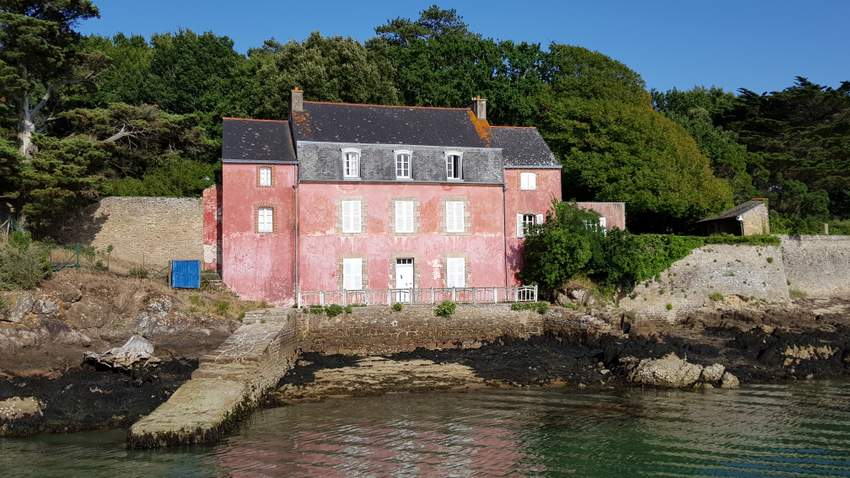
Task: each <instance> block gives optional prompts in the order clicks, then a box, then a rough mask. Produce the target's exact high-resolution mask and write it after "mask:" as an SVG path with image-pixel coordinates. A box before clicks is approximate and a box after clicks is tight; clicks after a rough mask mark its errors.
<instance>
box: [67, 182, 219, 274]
mask: <svg viewBox="0 0 850 478" xmlns="http://www.w3.org/2000/svg"><path fill="white" fill-rule="evenodd" d="M203 221H204V217H203V207H202V205H201V200H200V198H161V197H106V198H103V199H101V200H100V201H99V202H97V203H95V204H92V205H91V206H89V207H88V208H86V209H84V210H83V211H81V212H80V213H79V214H78V215H76V216H74V217H72V218H69V219H68V221H67V222H66V223H65V225H64V227H62V229H61V230H60V231H59V232H58V233H57V234H55V236H57V237H56V239H57V240H59V241H61V242H63V243H67V244H70V243H77V242H79V243H82V244H85V245H90V246H94V247H96V248H98V249H102V248H105V247H107V246H109V245H112V247H113V251H112V259H113V260H114V263H118V264H120V263H121V262H126V263H129V264H141V263H143V262H144V264H145V265H150V266H160V267H164V266H166V265H167V264H168V261H169V260H172V259H202V258H203V245H202V239H203Z"/></svg>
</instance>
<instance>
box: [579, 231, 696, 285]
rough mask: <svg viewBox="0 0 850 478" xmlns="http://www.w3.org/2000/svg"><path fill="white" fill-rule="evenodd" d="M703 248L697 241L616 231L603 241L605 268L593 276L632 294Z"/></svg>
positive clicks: (691, 238) (680, 237)
mask: <svg viewBox="0 0 850 478" xmlns="http://www.w3.org/2000/svg"><path fill="white" fill-rule="evenodd" d="M702 245H703V242H702V240H701V238H697V237H687V236H672V235H657V234H631V233H629V232H624V231H621V230H618V229H615V230H613V231H610V232H609V233H608V234H607V235H606V236H605V239H604V241H603V251H604V253H603V255H604V258H605V259H604V260H605V266H604V268H603V269H600V270H597V271H594V272H595V273H594V274H592V275H594V276H595V277H596V278H598V280H599V281H600V282H602V283H604V284H606V285H609V286H615V287H618V288H619V289H621V290H622V291H624V292H630V291H631V290H632V289H633V288H634V286H635V285H637V284H638V283H640V282H642V281H644V280H647V279H651V278H653V277H655V276H657V275H658V274H660V273H661V272H662V271H664V270H665V269H667V268H669V267H670V266H671V265H672V264H673V263H674V262H676V261H678V260H679V259H682V258H684V257H685V256H687V255H688V254H690V252H691V251H692V250H693V249H695V248H697V247H700V246H702Z"/></svg>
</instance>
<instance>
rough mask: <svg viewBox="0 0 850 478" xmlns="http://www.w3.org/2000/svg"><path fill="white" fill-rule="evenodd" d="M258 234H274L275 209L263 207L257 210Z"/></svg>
mask: <svg viewBox="0 0 850 478" xmlns="http://www.w3.org/2000/svg"><path fill="white" fill-rule="evenodd" d="M257 232H274V209H273V208H270V207H261V208H258V209H257Z"/></svg>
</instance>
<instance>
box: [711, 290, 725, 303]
mask: <svg viewBox="0 0 850 478" xmlns="http://www.w3.org/2000/svg"><path fill="white" fill-rule="evenodd" d="M708 298H709V299H711V300H712V301H714V302H720V301H721V300H723V294H721V293H720V292H712V293H711V294H709V295H708Z"/></svg>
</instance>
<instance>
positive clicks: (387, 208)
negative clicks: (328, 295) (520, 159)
mask: <svg viewBox="0 0 850 478" xmlns="http://www.w3.org/2000/svg"><path fill="white" fill-rule="evenodd" d="M346 198H360V199H362V200H363V217H364V223H363V224H364V226H365V229H364V233H362V234H356V235H344V234H339V233H338V231H339V229H340V218H339V214H340V211H339V209H340V206H339V204H340V201H341V200H342V199H346ZM502 198H503V191H502V187H501V185H495V186H480V185H478V186H476V185H437V184H433V185H431V184H356V183H352V184H336V183H302V184H300V185H299V192H298V203H299V207H300V210H301V213H300V221H301V223H300V236H299V237H300V239H299V241H300V244H299V250H300V254H299V260H300V262H299V276H300V283H301V290H302V291H317V290H339V289H340V288H341V285H342V277H341V274H342V259H343V257H363V258H364V264H365V266H364V268H365V270H364V274H363V276H364V287H365V288H369V289H385V288H389V287H392V286H393V285H394V284H393V283H394V282H395V272H394V270H395V269H394V263H395V259H396V258H404V257H412V258H414V267H415V271H414V274H415V287H417V288H430V287H445V270H444V268H445V258H446V256H448V255H451V256H464V257H466V272H467V286H468V287H496V286H504V284H505V251H504V248H505V243H504V241H503V228H504V224H503V217H502ZM395 199H413V200H415V201H416V202H417V207H416V211H415V223H416V233H415V234H411V235H396V234H395V232H394V224H393V200H395ZM445 199H464V200H466V202H467V205H466V214H467V217H468V219H467V225H468V229H467V232H466V233H465V234H462V235H453V234H446V233H444V232H443V230H444V225H443V222H444V220H445V219H444V217H445V205H444V200H445Z"/></svg>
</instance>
